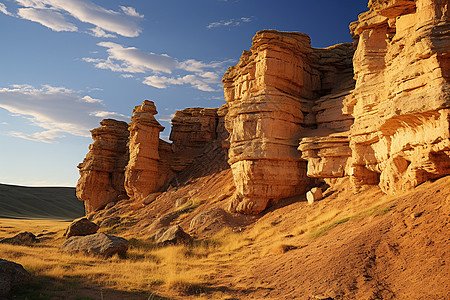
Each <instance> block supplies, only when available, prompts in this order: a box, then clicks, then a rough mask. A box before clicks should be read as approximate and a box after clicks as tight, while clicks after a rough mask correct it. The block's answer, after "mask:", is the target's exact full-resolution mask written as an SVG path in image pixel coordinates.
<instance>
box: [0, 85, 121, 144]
mask: <svg viewBox="0 0 450 300" xmlns="http://www.w3.org/2000/svg"><path fill="white" fill-rule="evenodd" d="M0 108H3V109H6V110H8V111H9V112H11V113H12V114H14V116H20V117H23V118H26V119H28V120H29V122H30V124H31V125H33V126H37V127H39V128H41V131H40V132H36V133H32V134H28V133H23V132H19V131H12V132H10V135H12V136H15V137H19V138H23V139H28V140H33V141H40V142H45V143H53V142H56V141H57V139H60V138H62V137H64V136H66V134H72V135H76V136H86V137H87V136H89V130H90V129H91V128H94V127H98V123H99V121H100V120H101V119H102V118H106V117H115V118H118V119H122V120H125V121H128V120H129V118H128V117H127V116H124V115H122V114H119V113H115V112H109V111H108V110H107V108H106V107H105V105H104V104H103V101H102V100H100V99H95V98H92V97H90V96H88V95H85V96H82V94H81V92H78V91H72V90H70V89H66V88H64V87H53V86H49V85H44V86H42V87H41V88H35V87H33V86H31V85H12V86H10V87H5V88H0Z"/></svg>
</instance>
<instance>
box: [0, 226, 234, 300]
mask: <svg viewBox="0 0 450 300" xmlns="http://www.w3.org/2000/svg"><path fill="white" fill-rule="evenodd" d="M46 222H47V221H39V220H21V221H20V222H17V221H16V220H8V219H4V220H1V223H0V224H1V226H2V229H3V232H2V233H1V236H3V237H7V236H11V235H13V234H15V233H17V232H22V231H25V230H30V229H32V228H33V224H34V223H36V224H37V226H38V227H39V229H40V230H44V231H49V229H50V228H51V229H52V230H56V231H57V234H56V235H57V236H59V237H60V238H56V239H52V240H49V241H44V242H42V243H39V244H36V246H31V247H28V246H18V245H8V244H0V253H1V255H2V258H3V259H7V260H11V261H15V262H17V263H20V264H22V265H23V266H24V268H25V269H26V270H28V271H29V272H30V273H32V274H33V275H35V276H37V277H50V278H53V279H55V280H77V281H78V282H80V283H81V284H94V285H96V286H104V287H108V288H111V289H115V290H122V291H146V292H149V291H155V290H157V291H159V292H161V291H162V292H164V291H169V290H172V291H176V292H177V293H179V294H185V295H197V296H199V297H200V296H202V294H205V293H207V292H208V293H209V291H208V290H207V288H206V286H205V280H204V279H205V278H207V277H208V276H212V274H214V265H215V264H216V263H217V262H216V261H215V260H214V259H212V260H211V259H209V256H210V255H211V254H214V253H215V252H217V251H223V249H220V248H219V245H218V244H217V243H216V242H213V241H208V242H198V243H194V245H193V246H187V245H183V246H169V247H164V248H158V247H156V246H155V245H154V244H153V243H151V242H146V241H142V240H136V239H133V240H131V244H132V247H131V248H130V249H129V251H128V255H127V258H126V259H120V258H119V257H117V256H113V257H111V258H107V259H100V258H97V257H93V256H87V255H84V254H82V253H77V254H68V253H63V252H60V251H59V248H60V246H61V245H62V243H63V242H64V239H63V238H62V235H63V232H64V230H65V227H66V225H67V223H64V222H59V223H53V222H49V223H48V226H45V225H44V224H45V223H46ZM39 224H40V225H39ZM58 225H59V226H58ZM55 226H56V227H55ZM31 231H33V232H36V230H31ZM220 247H222V246H220ZM223 247H224V249H226V250H227V251H228V249H229V248H228V247H230V245H228V244H227V243H224V244H223ZM236 247H237V245H233V246H231V248H234V249H237V248H239V247H237V248H236ZM216 296H217V295H216ZM220 298H221V297H218V296H217V299H220Z"/></svg>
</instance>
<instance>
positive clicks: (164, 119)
mask: <svg viewBox="0 0 450 300" xmlns="http://www.w3.org/2000/svg"><path fill="white" fill-rule="evenodd" d="M173 117H175V114H170V115H162V116H160V117H158V118H157V119H158V121H161V122H169V123H170V122H172V119H173Z"/></svg>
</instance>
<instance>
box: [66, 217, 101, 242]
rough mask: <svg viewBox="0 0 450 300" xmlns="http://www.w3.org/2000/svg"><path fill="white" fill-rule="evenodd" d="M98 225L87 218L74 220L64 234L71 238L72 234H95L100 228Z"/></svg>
mask: <svg viewBox="0 0 450 300" xmlns="http://www.w3.org/2000/svg"><path fill="white" fill-rule="evenodd" d="M98 228H99V227H98V225H97V224H95V223H94V222H91V221H89V220H88V219H87V218H81V219H78V220H75V221H73V222H72V224H70V225H69V227H68V228H67V230H66V233H65V234H64V236H65V237H66V238H70V237H71V236H85V235H89V234H94V233H96V232H97V230H98Z"/></svg>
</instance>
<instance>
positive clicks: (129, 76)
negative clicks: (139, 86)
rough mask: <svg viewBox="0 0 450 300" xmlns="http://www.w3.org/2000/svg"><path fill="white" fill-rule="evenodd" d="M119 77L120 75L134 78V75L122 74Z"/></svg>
mask: <svg viewBox="0 0 450 300" xmlns="http://www.w3.org/2000/svg"><path fill="white" fill-rule="evenodd" d="M120 77H122V78H134V75H131V74H122V75H120Z"/></svg>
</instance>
